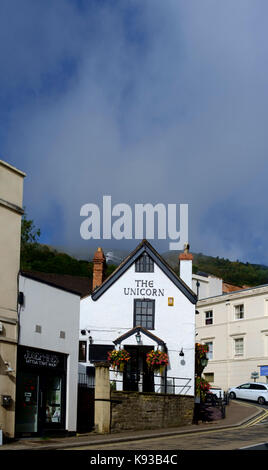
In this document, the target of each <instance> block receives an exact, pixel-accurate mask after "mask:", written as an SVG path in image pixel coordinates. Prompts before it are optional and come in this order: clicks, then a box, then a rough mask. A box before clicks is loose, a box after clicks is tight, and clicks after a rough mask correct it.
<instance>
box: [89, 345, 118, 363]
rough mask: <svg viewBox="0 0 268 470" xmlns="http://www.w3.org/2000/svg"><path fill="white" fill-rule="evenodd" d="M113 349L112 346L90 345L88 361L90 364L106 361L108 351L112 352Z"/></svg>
mask: <svg viewBox="0 0 268 470" xmlns="http://www.w3.org/2000/svg"><path fill="white" fill-rule="evenodd" d="M113 349H114V345H113V344H90V345H89V349H88V359H89V361H90V362H98V361H101V362H102V361H107V358H108V351H112V350H113Z"/></svg>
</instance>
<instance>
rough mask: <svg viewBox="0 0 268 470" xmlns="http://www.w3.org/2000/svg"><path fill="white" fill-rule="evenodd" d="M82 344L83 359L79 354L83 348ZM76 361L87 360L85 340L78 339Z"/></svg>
mask: <svg viewBox="0 0 268 470" xmlns="http://www.w3.org/2000/svg"><path fill="white" fill-rule="evenodd" d="M82 345H84V352H83V359H81V356H80V353H81V352H82V350H83V346H82ZM78 362H87V341H85V340H80V341H79V349H78Z"/></svg>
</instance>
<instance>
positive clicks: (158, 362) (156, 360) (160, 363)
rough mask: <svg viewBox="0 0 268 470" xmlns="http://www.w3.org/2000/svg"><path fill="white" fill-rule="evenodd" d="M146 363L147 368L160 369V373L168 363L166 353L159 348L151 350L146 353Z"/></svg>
mask: <svg viewBox="0 0 268 470" xmlns="http://www.w3.org/2000/svg"><path fill="white" fill-rule="evenodd" d="M146 363H147V365H148V367H149V369H152V370H154V371H160V373H161V374H162V373H163V371H164V369H165V367H166V366H167V365H168V355H167V353H165V352H163V351H160V350H159V349H157V350H152V351H150V352H148V353H147V357H146Z"/></svg>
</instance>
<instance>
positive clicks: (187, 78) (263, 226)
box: [0, 0, 268, 264]
mask: <svg viewBox="0 0 268 470" xmlns="http://www.w3.org/2000/svg"><path fill="white" fill-rule="evenodd" d="M267 16H268V2H267V0H254V1H252V0H236V1H233V0H225V1H224V2H222V1H217V0H202V2H201V1H200V0H187V1H185V0H165V1H163V0H46V1H43V0H23V1H21V0H1V2H0V58H1V74H0V120H1V126H0V154H1V157H0V158H2V159H3V160H6V161H8V162H9V163H11V164H13V165H15V166H16V167H18V168H19V169H21V170H23V171H25V172H26V173H27V178H26V179H25V185H24V205H25V206H26V211H27V213H28V216H29V217H30V218H33V219H34V221H35V224H36V225H37V226H38V227H40V229H41V232H42V237H41V241H42V242H44V243H49V244H51V245H54V246H59V247H63V248H65V249H66V250H68V251H69V252H72V253H74V254H78V253H84V254H86V253H87V252H90V251H91V250H92V249H94V248H95V247H96V246H98V245H100V244H101V245H103V246H104V247H107V248H108V247H109V248H110V247H111V248H115V249H130V248H134V247H135V246H136V244H137V243H138V241H137V240H133V241H116V240H111V241H105V242H102V241H96V240H87V241H85V240H82V239H81V237H80V224H81V221H82V220H81V216H80V208H81V206H82V205H83V204H86V203H95V204H98V205H99V206H100V208H101V203H102V197H103V195H111V197H112V204H113V205H114V204H117V203H127V204H129V205H130V206H131V207H133V208H134V205H135V204H137V203H147V202H149V203H152V204H156V203H163V204H171V203H173V204H181V203H185V204H189V242H190V244H191V249H192V251H195V252H200V251H201V252H203V253H205V254H211V255H215V256H221V257H228V258H230V259H239V260H242V261H250V262H256V263H263V264H268V238H267V232H268V214H267V207H266V187H267V169H268V159H267V150H268V142H267V137H268V132H267V121H268V120H267V112H268V111H267V110H268V80H267V78H268V77H267V69H268V60H267V59H268V57H267V49H268V37H267V36H268V29H267ZM152 243H153V245H154V246H155V247H156V248H157V249H159V250H160V252H163V251H167V250H168V245H169V241H168V240H167V241H161V242H160V241H158V240H157V239H155V240H154V241H152Z"/></svg>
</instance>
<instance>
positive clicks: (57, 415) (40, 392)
mask: <svg viewBox="0 0 268 470" xmlns="http://www.w3.org/2000/svg"><path fill="white" fill-rule="evenodd" d="M64 428H65V377H64V376H63V375H59V374H55V375H51V374H50V375H48V374H40V373H39V374H35V373H32V372H18V375H17V398H16V433H17V434H37V435H41V434H44V433H46V432H53V431H57V430H61V429H64Z"/></svg>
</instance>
